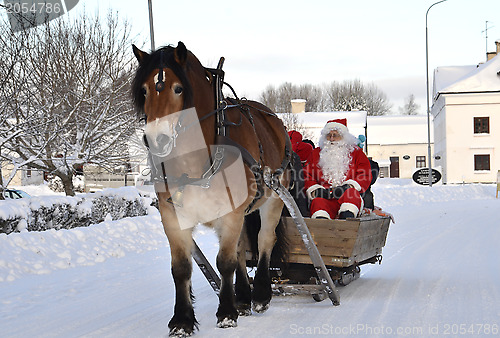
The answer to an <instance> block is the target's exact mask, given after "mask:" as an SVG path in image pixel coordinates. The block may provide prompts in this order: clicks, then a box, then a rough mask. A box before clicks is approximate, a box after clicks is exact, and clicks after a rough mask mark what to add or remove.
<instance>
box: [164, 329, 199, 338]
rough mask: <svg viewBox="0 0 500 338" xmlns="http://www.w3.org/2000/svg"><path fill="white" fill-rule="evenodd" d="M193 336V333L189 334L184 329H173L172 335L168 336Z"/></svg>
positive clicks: (180, 337)
mask: <svg viewBox="0 0 500 338" xmlns="http://www.w3.org/2000/svg"><path fill="white" fill-rule="evenodd" d="M192 335H193V331H191V332H187V331H186V330H184V329H183V328H177V327H175V328H173V329H171V330H170V333H169V334H168V336H169V337H173V338H185V337H191V336H192Z"/></svg>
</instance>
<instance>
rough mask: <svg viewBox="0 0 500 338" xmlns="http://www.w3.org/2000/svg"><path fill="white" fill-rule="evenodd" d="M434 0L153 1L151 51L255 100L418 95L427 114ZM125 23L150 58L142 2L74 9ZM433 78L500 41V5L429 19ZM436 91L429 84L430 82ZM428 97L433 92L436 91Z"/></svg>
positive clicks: (453, 9) (457, 4) (457, 5)
mask: <svg viewBox="0 0 500 338" xmlns="http://www.w3.org/2000/svg"><path fill="white" fill-rule="evenodd" d="M436 1H437V0H431V1H428V0H308V1H304V0H300V1H295V0H265V1H264V0H252V1H239V0H182V1H179V0H176V1H172V0H153V1H152V2H153V15H154V26H155V43H156V47H159V46H162V45H166V44H173V45H176V44H177V42H178V41H183V42H184V43H185V44H186V46H187V48H188V49H190V50H191V51H192V52H193V53H194V54H195V55H196V56H198V58H199V59H200V61H201V62H202V63H203V64H204V65H205V66H215V65H216V63H217V61H218V59H219V57H220V56H224V57H225V58H226V62H225V64H224V69H225V71H226V78H225V79H226V81H227V82H229V83H230V84H231V85H232V86H233V87H234V88H235V89H236V91H237V93H238V94H239V95H240V96H246V97H248V98H253V99H258V98H259V95H260V93H261V92H262V91H263V90H264V89H265V87H266V86H267V85H269V84H272V85H275V86H278V85H280V84H281V83H283V82H292V83H294V84H304V83H311V84H321V83H330V82H332V81H343V80H348V79H360V80H362V81H364V82H374V83H375V84H377V85H378V86H379V87H380V88H381V89H382V90H383V91H384V92H385V93H386V94H387V96H388V98H389V100H390V101H391V102H392V103H393V111H395V112H397V110H398V107H399V106H402V105H403V101H404V98H406V97H408V95H410V94H414V95H415V96H416V98H417V102H418V103H419V104H420V106H421V107H420V111H421V113H425V110H426V99H425V88H426V82H425V14H426V11H427V9H428V8H429V6H430V5H432V4H433V3H435V2H436ZM84 5H85V7H86V9H87V10H88V11H90V12H93V11H95V10H96V9H99V11H100V13H101V14H104V13H105V12H106V10H107V9H108V8H110V7H111V8H112V9H114V10H117V11H118V12H119V14H120V16H122V17H123V18H127V19H129V20H130V22H131V24H132V28H133V31H134V33H136V34H139V36H140V37H141V40H140V41H139V44H140V43H141V41H142V42H144V45H143V47H144V49H145V50H148V51H149V50H150V48H151V46H150V39H149V19H148V18H149V17H148V1H147V0H104V1H103V0H80V3H79V4H78V6H77V8H78V9H81V8H83V6H84ZM428 19H429V21H428V27H429V69H430V72H431V76H432V70H433V69H434V68H435V67H438V66H451V65H473V64H477V63H479V62H483V61H485V59H486V40H485V37H486V35H485V33H484V32H483V31H484V30H485V27H486V21H489V25H488V26H489V27H490V29H489V30H488V51H493V50H495V40H499V39H500V0H447V1H445V2H443V3H440V4H437V5H436V6H434V7H433V8H432V9H431V10H430V11H429V17H428ZM431 81H432V77H431ZM430 87H431V88H432V82H431V85H430Z"/></svg>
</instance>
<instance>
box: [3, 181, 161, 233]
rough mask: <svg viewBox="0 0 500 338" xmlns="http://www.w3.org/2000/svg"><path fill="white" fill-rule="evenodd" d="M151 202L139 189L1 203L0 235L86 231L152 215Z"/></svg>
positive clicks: (33, 198)
mask: <svg viewBox="0 0 500 338" xmlns="http://www.w3.org/2000/svg"><path fill="white" fill-rule="evenodd" d="M151 204H152V200H151V198H147V197H142V196H140V195H139V192H138V190H137V189H135V188H133V187H124V188H117V189H105V190H103V191H102V192H97V193H93V194H82V195H78V196H76V197H67V196H41V197H32V198H26V199H20V200H7V201H0V233H2V232H3V233H7V234H9V233H11V232H19V231H23V230H28V231H42V230H47V229H70V228H75V227H85V226H89V225H91V224H97V223H101V222H103V221H104V220H105V219H108V220H109V219H112V220H117V219H121V218H124V217H135V216H143V215H146V214H148V209H149V207H150V206H151Z"/></svg>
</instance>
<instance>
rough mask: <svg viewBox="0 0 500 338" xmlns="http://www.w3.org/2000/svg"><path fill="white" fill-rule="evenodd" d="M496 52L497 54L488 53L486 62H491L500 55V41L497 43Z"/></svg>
mask: <svg viewBox="0 0 500 338" xmlns="http://www.w3.org/2000/svg"><path fill="white" fill-rule="evenodd" d="M495 46H496V51H495V52H487V53H486V61H490V60H491V59H493V58H494V57H495V56H497V55H499V54H500V40H497V41H495Z"/></svg>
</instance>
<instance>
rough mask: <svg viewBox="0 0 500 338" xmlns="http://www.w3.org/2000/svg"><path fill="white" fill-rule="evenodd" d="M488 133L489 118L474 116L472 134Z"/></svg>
mask: <svg viewBox="0 0 500 338" xmlns="http://www.w3.org/2000/svg"><path fill="white" fill-rule="evenodd" d="M489 133H490V118H489V117H474V134H489Z"/></svg>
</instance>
